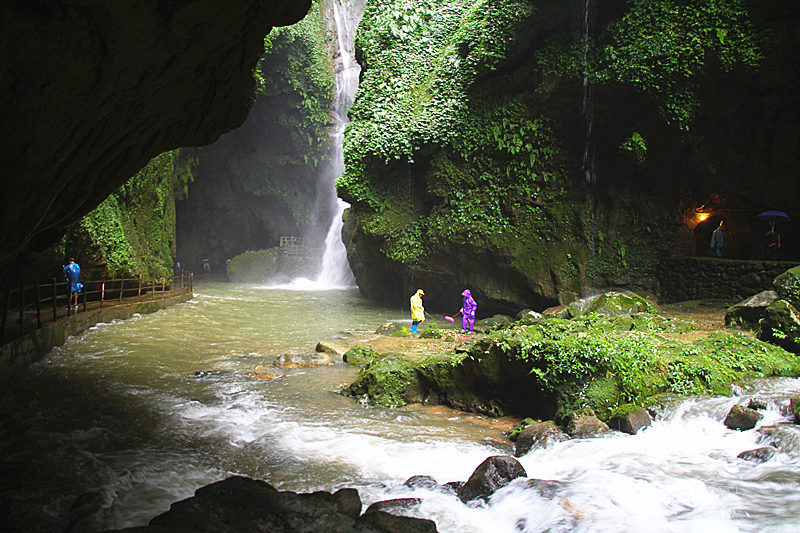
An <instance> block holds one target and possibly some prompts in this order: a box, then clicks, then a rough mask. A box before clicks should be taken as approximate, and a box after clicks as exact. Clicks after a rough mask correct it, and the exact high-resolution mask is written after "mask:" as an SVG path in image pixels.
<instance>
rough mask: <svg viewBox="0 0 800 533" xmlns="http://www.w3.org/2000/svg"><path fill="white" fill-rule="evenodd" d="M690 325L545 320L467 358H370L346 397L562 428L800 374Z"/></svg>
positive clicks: (793, 363) (751, 342)
mask: <svg viewBox="0 0 800 533" xmlns="http://www.w3.org/2000/svg"><path fill="white" fill-rule="evenodd" d="M686 330H687V324H686V323H684V322H682V321H680V320H676V319H671V318H667V317H661V316H659V315H652V314H650V313H642V314H634V315H632V316H619V317H608V316H604V315H599V314H594V313H591V314H588V315H585V316H581V317H579V318H576V319H573V320H570V321H567V320H562V319H558V318H547V319H544V320H542V321H541V322H539V323H537V324H535V325H532V326H513V327H511V328H508V329H506V330H503V331H500V332H497V333H493V334H491V335H488V336H486V337H483V338H481V339H480V340H478V341H477V342H475V344H474V345H473V346H472V347H471V348H470V349H469V351H468V352H467V353H455V354H442V355H439V356H430V357H427V358H424V359H422V360H419V361H410V360H407V359H403V358H401V357H397V356H392V355H385V356H382V357H373V358H372V360H371V361H370V362H369V363H368V364H367V365H366V366H365V367H364V368H362V370H361V372H360V373H359V376H358V378H357V379H356V381H355V382H354V383H353V384H352V385H350V386H349V387H348V388H347V389H346V390H345V392H346V393H348V394H351V395H354V396H358V397H362V398H364V399H366V400H367V401H370V402H374V403H378V404H382V405H391V406H397V405H403V404H406V403H410V402H420V401H422V402H428V403H444V404H447V405H451V406H453V407H457V408H460V409H466V410H470V411H477V412H481V413H484V414H489V415H503V414H507V413H514V414H516V415H522V416H532V417H536V418H541V419H551V418H554V419H556V420H560V421H563V420H564V419H565V418H566V416H567V415H568V414H569V413H570V412H571V411H573V410H575V409H578V408H581V407H583V406H589V407H591V408H592V409H593V410H594V411H595V412H597V414H598V416H600V417H601V418H606V419H607V418H608V416H609V415H610V414H611V412H612V411H613V410H614V408H615V407H617V406H619V405H622V404H628V403H634V404H637V405H642V404H645V403H646V402H647V401H648V400H650V399H652V398H657V397H659V395H661V394H665V393H666V394H670V395H673V396H675V395H687V394H700V393H713V394H728V393H729V390H730V385H731V383H733V382H734V381H737V380H740V379H744V378H749V377H762V376H773V375H774V376H797V375H800V358H798V357H797V356H795V355H793V354H791V353H789V352H787V351H785V350H783V349H781V348H779V347H777V346H773V345H771V344H767V343H765V342H762V341H759V340H757V339H754V338H752V337H751V336H749V335H746V334H743V333H738V332H736V333H727V332H717V333H713V334H711V335H710V336H708V337H707V338H700V339H698V340H694V341H692V342H682V341H681V340H680V337H681V335H683V334H684V333H685V332H686Z"/></svg>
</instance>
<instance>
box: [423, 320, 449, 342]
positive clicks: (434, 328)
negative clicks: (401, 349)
mask: <svg viewBox="0 0 800 533" xmlns="http://www.w3.org/2000/svg"><path fill="white" fill-rule="evenodd" d="M422 324H423V325H424V326H425V327H424V328H422V331H420V332H419V338H420V339H441V338H442V337H444V333H442V330H441V329H439V324H437V323H436V322H428V321H425V322H423V323H422Z"/></svg>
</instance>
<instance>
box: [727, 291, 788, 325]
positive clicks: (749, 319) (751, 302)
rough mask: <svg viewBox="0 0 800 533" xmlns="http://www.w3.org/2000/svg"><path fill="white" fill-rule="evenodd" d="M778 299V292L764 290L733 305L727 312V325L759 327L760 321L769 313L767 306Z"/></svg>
mask: <svg viewBox="0 0 800 533" xmlns="http://www.w3.org/2000/svg"><path fill="white" fill-rule="evenodd" d="M777 299H778V293H777V292H775V291H763V292H759V293H758V294H756V295H755V296H751V297H750V298H747V299H746V300H743V301H741V302H739V303H738V304H735V305H732V306H731V307H729V308H728V310H727V311H726V312H725V325H726V326H740V327H745V328H749V329H754V328H757V327H758V321H759V320H761V319H762V318H764V317H765V316H766V315H767V307H769V306H770V305H771V304H772V302H774V301H775V300H777Z"/></svg>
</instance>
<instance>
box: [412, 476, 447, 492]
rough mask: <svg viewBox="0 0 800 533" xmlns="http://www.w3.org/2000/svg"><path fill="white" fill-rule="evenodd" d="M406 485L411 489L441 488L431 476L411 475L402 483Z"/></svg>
mask: <svg viewBox="0 0 800 533" xmlns="http://www.w3.org/2000/svg"><path fill="white" fill-rule="evenodd" d="M403 485H405V486H406V487H410V488H412V489H430V490H438V489H440V488H441V486H440V485H439V483H438V482H437V481H436V480H435V479H433V478H432V477H431V476H421V475H417V476H411V477H410V478H408V479H407V480H405V482H404V483H403Z"/></svg>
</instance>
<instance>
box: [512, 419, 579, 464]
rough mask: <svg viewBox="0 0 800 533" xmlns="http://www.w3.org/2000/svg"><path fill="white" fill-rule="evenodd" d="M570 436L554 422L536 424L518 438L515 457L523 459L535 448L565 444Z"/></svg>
mask: <svg viewBox="0 0 800 533" xmlns="http://www.w3.org/2000/svg"><path fill="white" fill-rule="evenodd" d="M567 439H569V436H568V435H567V434H566V433H564V432H563V431H561V430H560V429H559V428H558V426H556V425H555V424H553V423H552V422H540V423H534V424H530V425H529V426H527V427H526V428H525V429H523V430H522V431H521V432H520V434H519V436H518V437H517V443H516V446H515V447H514V455H515V456H517V457H521V456H523V455H525V454H526V453H528V452H529V451H530V450H531V449H533V448H541V447H543V446H548V445H550V444H551V443H554V442H563V441H565V440H567Z"/></svg>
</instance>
